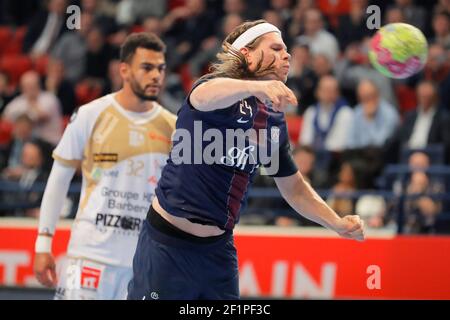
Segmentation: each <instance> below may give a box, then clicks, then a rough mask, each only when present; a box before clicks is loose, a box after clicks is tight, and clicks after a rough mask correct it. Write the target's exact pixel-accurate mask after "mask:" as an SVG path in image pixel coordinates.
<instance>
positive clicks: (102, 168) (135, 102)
mask: <svg viewBox="0 0 450 320" xmlns="http://www.w3.org/2000/svg"><path fill="white" fill-rule="evenodd" d="M165 50H166V48H165V45H164V43H163V42H162V41H161V39H159V38H158V37H157V36H155V35H153V34H149V33H136V34H132V35H130V36H129V37H128V38H127V39H126V41H125V42H124V44H123V45H122V48H121V53H120V55H121V56H120V59H121V65H120V74H121V77H122V79H123V88H122V89H121V90H119V91H118V92H115V93H111V94H108V95H106V96H104V97H101V98H99V99H97V100H94V101H92V102H90V103H88V104H86V105H84V106H81V107H80V108H79V109H78V112H76V113H75V114H74V115H73V116H72V118H71V122H70V124H69V125H68V126H67V128H66V130H65V132H64V135H63V137H62V139H61V141H60V142H59V144H58V146H57V147H56V149H55V150H54V152H53V158H54V164H53V167H52V171H51V174H50V177H49V179H48V182H47V186H46V189H45V193H44V197H43V200H42V204H41V215H40V219H39V233H38V237H37V240H36V245H35V251H36V256H35V260H34V271H35V274H36V277H37V279H38V280H39V282H40V283H42V284H43V285H45V286H47V287H56V294H55V298H56V299H125V298H126V296H127V285H128V282H129V281H130V279H131V278H132V259H133V254H134V251H135V248H136V244H137V240H138V235H139V231H140V229H141V225H142V222H143V221H144V219H145V216H146V214H147V211H148V209H149V207H150V203H151V200H152V198H153V194H154V189H155V187H156V184H157V181H158V179H159V177H160V175H161V169H162V167H163V166H164V164H165V163H166V160H167V158H168V154H169V151H170V148H171V136H172V133H173V131H174V129H175V121H176V117H175V116H174V115H173V114H171V113H170V112H168V111H167V110H165V109H164V108H163V107H162V106H161V105H159V104H158V102H157V98H158V94H159V92H160V90H161V86H162V84H163V80H164V76H165V68H166V64H165V57H164V53H165ZM79 166H81V170H82V176H83V182H82V190H81V195H80V202H79V206H78V211H77V215H76V218H75V220H74V223H73V225H72V229H71V237H70V242H69V246H68V251H67V257H66V258H65V259H64V262H63V263H62V264H61V268H58V271H57V270H56V268H55V259H54V257H53V255H52V251H51V246H52V237H53V235H54V232H55V226H56V223H57V221H58V218H59V215H60V212H61V210H62V207H63V203H64V199H65V198H66V195H67V192H68V189H69V185H70V181H71V179H72V177H73V175H74V173H75V171H76V168H77V167H79Z"/></svg>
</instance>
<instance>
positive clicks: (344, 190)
mask: <svg viewBox="0 0 450 320" xmlns="http://www.w3.org/2000/svg"><path fill="white" fill-rule="evenodd" d="M358 169H359V170H361V168H357V164H356V163H352V162H344V163H342V165H341V168H340V170H339V173H338V182H337V183H336V184H335V185H334V186H333V188H332V194H331V195H330V197H328V199H327V204H328V205H329V206H330V207H331V208H333V210H334V211H336V212H337V214H339V215H340V216H341V217H344V216H346V215H349V214H353V212H354V199H352V198H350V197H348V195H349V194H351V193H352V192H355V191H357V190H358V176H357V175H358ZM339 194H341V196H339ZM344 195H346V196H344Z"/></svg>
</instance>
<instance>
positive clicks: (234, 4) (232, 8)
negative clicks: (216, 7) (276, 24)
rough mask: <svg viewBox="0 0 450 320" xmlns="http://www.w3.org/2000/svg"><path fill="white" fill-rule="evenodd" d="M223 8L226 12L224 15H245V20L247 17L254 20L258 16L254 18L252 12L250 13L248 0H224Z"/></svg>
mask: <svg viewBox="0 0 450 320" xmlns="http://www.w3.org/2000/svg"><path fill="white" fill-rule="evenodd" d="M222 9H223V12H224V16H227V15H230V14H232V15H238V16H240V17H244V18H245V20H247V19H248V20H252V19H253V18H256V17H253V18H252V16H251V14H252V13H250V12H249V10H247V9H248V4H247V2H246V0H224V1H223V7H222ZM252 9H253V8H252ZM252 11H253V10H252Z"/></svg>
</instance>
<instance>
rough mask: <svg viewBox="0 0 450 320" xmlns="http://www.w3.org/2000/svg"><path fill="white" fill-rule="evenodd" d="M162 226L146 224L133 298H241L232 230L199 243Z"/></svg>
mask: <svg viewBox="0 0 450 320" xmlns="http://www.w3.org/2000/svg"><path fill="white" fill-rule="evenodd" d="M151 210H152V208H151ZM156 215H158V214H157V213H156ZM158 216H159V215H158ZM158 219H162V217H160V216H159V218H158ZM164 221H165V220H164ZM165 223H167V224H169V223H168V222H165ZM169 225H170V224H169ZM170 226H171V228H175V229H176V230H177V232H178V233H184V232H183V231H182V230H180V229H177V228H176V227H174V226H172V225H170ZM158 229H159V230H158ZM158 229H157V228H156V227H155V226H154V225H152V223H150V221H149V219H146V220H145V221H144V223H143V225H142V230H141V232H140V235H139V241H138V244H137V248H136V252H135V255H134V259H133V278H132V280H131V281H130V283H129V284H128V299H129V300H145V299H146V300H151V299H164V300H185V299H187V300H198V299H210V300H223V299H239V274H238V263H237V254H236V248H235V246H234V242H233V234H232V232H231V231H226V232H225V233H224V234H223V235H220V236H218V237H213V239H208V240H213V241H208V242H198V241H193V240H196V239H189V238H182V237H181V238H180V237H177V236H175V235H174V234H170V232H161V231H160V230H161V229H160V228H158ZM184 234H185V235H188V237H191V238H192V237H193V238H199V237H195V236H192V235H190V234H187V233H184ZM200 239H202V238H199V240H200ZM202 240H206V239H202Z"/></svg>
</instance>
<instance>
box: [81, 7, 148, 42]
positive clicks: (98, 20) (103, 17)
mask: <svg viewBox="0 0 450 320" xmlns="http://www.w3.org/2000/svg"><path fill="white" fill-rule="evenodd" d="M108 2H109V1H103V0H81V11H82V12H83V13H86V14H89V15H91V16H92V17H93V19H94V24H95V25H97V26H100V27H101V28H102V31H103V33H104V34H107V35H110V34H111V33H113V32H114V31H115V30H116V28H117V25H116V22H115V19H114V13H115V12H114V8H112V6H111V5H110V4H108ZM135 2H136V1H135ZM150 2H155V1H150Z"/></svg>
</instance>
